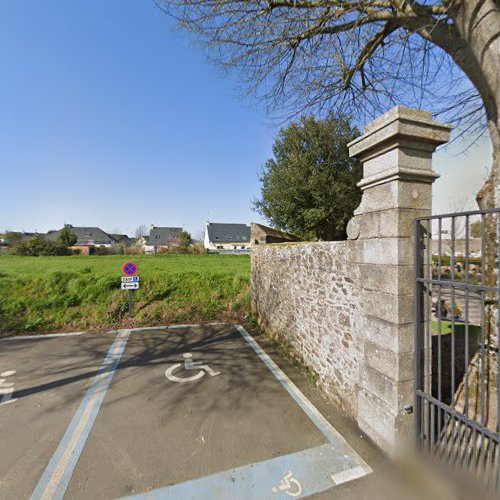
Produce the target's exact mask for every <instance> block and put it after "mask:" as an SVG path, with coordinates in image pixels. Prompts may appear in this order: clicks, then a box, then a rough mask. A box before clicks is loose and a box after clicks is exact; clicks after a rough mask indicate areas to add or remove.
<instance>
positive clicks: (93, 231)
mask: <svg viewBox="0 0 500 500" xmlns="http://www.w3.org/2000/svg"><path fill="white" fill-rule="evenodd" d="M70 228H71V231H73V232H74V233H75V234H76V237H77V240H76V244H77V245H92V244H94V245H111V244H112V243H114V242H115V239H114V238H113V237H112V236H110V235H109V234H108V233H106V232H104V231H103V230H102V229H101V228H99V227H77V226H70ZM61 231H62V229H58V230H57V231H50V232H49V233H47V238H48V239H49V240H52V241H55V240H57V239H58V238H59V235H60V234H61Z"/></svg>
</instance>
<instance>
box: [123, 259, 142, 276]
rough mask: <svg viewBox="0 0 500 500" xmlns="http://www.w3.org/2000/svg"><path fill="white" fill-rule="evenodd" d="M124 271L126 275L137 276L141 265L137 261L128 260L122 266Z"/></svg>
mask: <svg viewBox="0 0 500 500" xmlns="http://www.w3.org/2000/svg"><path fill="white" fill-rule="evenodd" d="M122 271H123V274H124V275H125V276H135V275H136V274H137V273H138V272H139V266H138V265H137V264H136V263H135V262H132V261H130V262H126V263H125V264H123V266H122Z"/></svg>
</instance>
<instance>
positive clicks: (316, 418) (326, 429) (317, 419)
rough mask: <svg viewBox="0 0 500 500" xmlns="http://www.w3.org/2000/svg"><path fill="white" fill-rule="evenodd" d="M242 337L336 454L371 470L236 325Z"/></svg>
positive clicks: (241, 328)
mask: <svg viewBox="0 0 500 500" xmlns="http://www.w3.org/2000/svg"><path fill="white" fill-rule="evenodd" d="M236 329H237V330H238V331H239V332H240V334H241V335H242V336H243V338H244V339H245V340H246V341H247V342H248V343H249V344H250V346H251V347H252V349H253V350H254V351H255V352H256V353H257V355H258V356H259V358H260V359H261V360H262V361H263V362H264V363H265V365H266V366H267V367H268V368H269V369H270V370H271V372H272V373H273V375H274V376H275V377H276V378H277V379H278V381H279V382H280V383H281V385H282V386H283V387H284V388H285V389H286V391H287V392H288V394H290V396H292V398H293V399H294V400H295V402H296V403H297V404H298V405H299V406H300V407H301V408H302V410H303V411H304V413H305V414H306V415H307V416H308V417H309V419H310V420H311V421H312V422H313V423H314V425H315V426H316V427H317V428H318V430H319V431H320V432H321V433H322V434H323V435H324V436H325V437H326V439H328V442H329V443H331V444H332V445H333V446H334V448H335V449H336V450H337V453H338V454H343V455H351V456H353V457H354V458H355V459H356V461H357V462H358V464H359V466H361V467H363V469H365V470H366V472H367V473H370V472H372V469H371V468H370V467H369V465H368V464H367V463H366V462H365V461H364V460H363V459H362V458H361V457H360V456H359V455H358V454H357V453H356V452H355V451H354V450H353V449H352V447H351V446H350V445H349V444H348V443H347V441H346V440H345V439H344V438H343V437H342V436H341V435H340V434H339V433H338V432H337V431H336V430H335V428H334V427H333V426H332V425H331V424H330V422H328V420H327V419H326V418H325V417H324V416H323V415H322V414H321V413H320V412H319V410H318V409H317V408H316V407H315V406H314V405H313V404H312V403H311V402H310V401H309V400H308V399H307V398H306V397H305V396H304V394H302V392H300V390H299V389H298V387H297V386H296V385H295V384H294V383H293V382H292V381H291V380H290V379H289V378H288V377H287V376H286V374H285V373H284V372H283V370H281V368H280V367H279V366H278V365H277V364H276V363H275V362H274V361H273V360H272V359H271V357H270V356H269V355H268V354H267V353H266V352H265V351H264V350H263V349H262V348H261V347H260V345H259V344H257V342H255V340H254V338H253V337H252V336H251V335H250V334H249V333H248V332H247V331H246V330H245V329H244V328H243V327H242V326H240V325H237V326H236Z"/></svg>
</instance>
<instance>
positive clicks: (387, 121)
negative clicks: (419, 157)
mask: <svg viewBox="0 0 500 500" xmlns="http://www.w3.org/2000/svg"><path fill="white" fill-rule="evenodd" d="M452 129H453V127H452V126H451V125H447V124H445V123H440V122H436V121H434V120H433V119H432V113H430V112H428V111H423V110H421V109H413V108H405V107H403V106H396V107H394V108H392V109H391V110H389V111H387V113H384V114H383V115H382V116H380V117H379V118H377V119H376V120H374V121H372V122H371V123H369V124H368V125H366V126H365V128H364V134H363V135H362V136H360V137H358V138H357V139H354V141H351V142H350V143H349V144H348V147H349V155H350V156H351V157H353V158H358V159H360V160H361V161H366V160H369V159H370V158H373V157H375V156H378V155H380V154H381V153H382V152H384V151H389V150H391V149H394V148H396V147H398V146H402V145H403V144H404V146H406V147H411V148H413V149H422V150H425V151H428V152H433V151H434V150H435V149H436V148H437V146H439V145H440V144H444V143H446V142H448V141H449V138H450V132H451V130H452Z"/></svg>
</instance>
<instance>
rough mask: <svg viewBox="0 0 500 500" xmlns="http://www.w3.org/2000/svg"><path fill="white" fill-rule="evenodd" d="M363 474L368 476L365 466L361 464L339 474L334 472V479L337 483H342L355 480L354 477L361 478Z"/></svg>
mask: <svg viewBox="0 0 500 500" xmlns="http://www.w3.org/2000/svg"><path fill="white" fill-rule="evenodd" d="M363 476H366V471H365V469H364V468H363V467H361V466H359V467H354V469H349V470H345V471H342V472H337V474H332V479H333V482H334V483H335V484H342V483H347V482H349V481H353V480H354V479H359V478H360V477H363Z"/></svg>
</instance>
